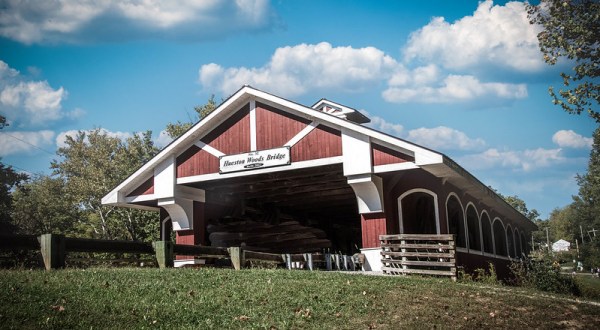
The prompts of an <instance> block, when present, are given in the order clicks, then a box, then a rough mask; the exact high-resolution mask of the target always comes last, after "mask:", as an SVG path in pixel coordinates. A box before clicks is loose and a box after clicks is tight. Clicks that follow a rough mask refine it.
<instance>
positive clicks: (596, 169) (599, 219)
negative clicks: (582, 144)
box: [572, 127, 600, 240]
mask: <svg viewBox="0 0 600 330" xmlns="http://www.w3.org/2000/svg"><path fill="white" fill-rule="evenodd" d="M593 139H594V143H593V145H592V150H591V152H590V160H589V162H588V168H587V173H585V174H583V175H577V184H578V185H579V194H578V195H577V196H574V197H573V204H572V205H573V207H574V208H575V211H576V213H577V214H576V217H575V219H574V220H575V221H576V223H575V230H576V231H578V233H579V235H576V236H580V235H581V231H582V230H590V229H600V127H599V128H597V129H596V130H595V131H594V135H593ZM579 226H581V227H582V228H581V229H580V228H579ZM585 236H587V235H585ZM585 236H584V240H585V239H586V237H585ZM588 238H589V237H588Z"/></svg>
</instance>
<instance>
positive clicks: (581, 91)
mask: <svg viewBox="0 0 600 330" xmlns="http://www.w3.org/2000/svg"><path fill="white" fill-rule="evenodd" d="M527 14H528V17H529V20H530V23H531V24H537V25H540V26H541V27H542V29H543V30H542V31H541V32H540V33H539V34H538V36H537V37H538V41H539V45H540V50H541V51H542V53H543V56H544V61H545V62H546V63H548V64H550V65H555V64H556V63H557V62H558V61H559V59H561V58H566V59H568V60H569V61H574V62H575V66H574V67H573V72H571V73H564V72H563V73H561V77H562V78H563V85H564V87H565V89H560V90H559V91H558V93H556V92H555V91H554V88H553V87H552V86H551V87H550V88H549V92H550V95H551V97H552V99H553V103H554V104H558V105H560V106H561V107H562V108H563V109H564V110H565V111H567V112H568V113H572V114H580V113H582V112H584V111H586V112H588V114H589V116H590V117H592V118H593V119H594V120H596V122H598V123H600V112H598V111H597V108H596V109H594V107H597V106H598V105H599V104H600V85H599V84H598V80H597V78H598V76H599V75H600V61H599V56H600V54H599V53H598V44H599V42H600V40H599V36H600V24H598V22H600V2H598V1H597V0H542V1H541V3H540V4H539V5H538V6H534V5H529V4H528V5H527Z"/></svg>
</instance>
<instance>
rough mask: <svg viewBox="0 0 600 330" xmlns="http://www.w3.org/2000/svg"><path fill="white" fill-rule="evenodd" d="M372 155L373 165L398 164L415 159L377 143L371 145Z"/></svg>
mask: <svg viewBox="0 0 600 330" xmlns="http://www.w3.org/2000/svg"><path fill="white" fill-rule="evenodd" d="M371 156H372V159H373V166H378V165H387V164H398V163H404V162H412V161H414V160H415V159H414V157H411V156H409V155H406V154H403V153H401V152H398V151H396V150H392V149H390V148H387V147H384V146H382V145H379V144H375V143H373V144H372V146H371Z"/></svg>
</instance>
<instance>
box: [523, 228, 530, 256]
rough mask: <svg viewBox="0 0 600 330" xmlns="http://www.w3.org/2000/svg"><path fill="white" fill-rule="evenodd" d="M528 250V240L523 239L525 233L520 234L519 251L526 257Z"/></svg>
mask: <svg viewBox="0 0 600 330" xmlns="http://www.w3.org/2000/svg"><path fill="white" fill-rule="evenodd" d="M530 249H531V247H530V245H529V240H528V239H527V238H526V237H525V233H521V251H522V252H523V254H525V255H528V254H529V251H530Z"/></svg>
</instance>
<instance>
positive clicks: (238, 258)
mask: <svg viewBox="0 0 600 330" xmlns="http://www.w3.org/2000/svg"><path fill="white" fill-rule="evenodd" d="M227 251H228V252H229V257H230V258H231V264H233V268H234V269H235V270H240V269H242V267H244V264H245V263H246V260H245V258H244V250H243V249H242V248H241V247H239V246H237V247H230V248H227Z"/></svg>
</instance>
